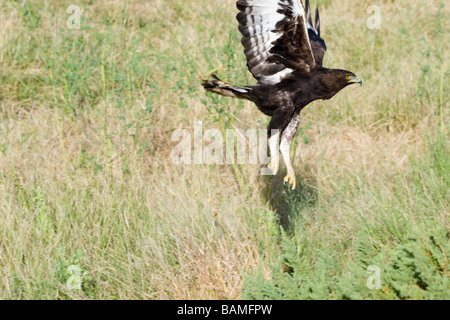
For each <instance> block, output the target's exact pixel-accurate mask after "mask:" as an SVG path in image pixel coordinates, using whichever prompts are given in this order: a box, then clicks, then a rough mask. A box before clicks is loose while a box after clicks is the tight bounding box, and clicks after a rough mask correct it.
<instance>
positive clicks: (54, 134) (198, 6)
mask: <svg viewBox="0 0 450 320" xmlns="http://www.w3.org/2000/svg"><path fill="white" fill-rule="evenodd" d="M234 3H235V1H233V0H215V1H211V0H192V1H182V0H166V1H163V0H148V1H145V0H129V1H126V0H122V1H119V0H106V1H88V0H73V1H66V0H55V1H48V0H33V1H32V0H28V1H26V0H3V1H1V3H0V21H1V22H0V299H241V298H246V299H253V298H256V299H435V298H444V299H449V298H450V283H449V270H448V257H449V256H450V245H449V243H450V241H449V240H450V237H449V230H450V223H449V212H450V205H449V203H450V196H449V189H450V174H449V173H450V150H449V132H448V126H449V119H450V115H449V95H448V92H449V90H450V86H449V65H448V62H449V61H450V59H449V51H448V45H449V43H450V37H449V32H448V30H450V23H449V19H448V18H449V13H450V8H449V5H448V4H447V5H446V6H444V5H442V6H441V5H440V1H431V0H422V1H419V0H414V1H411V0H408V1H406V0H398V1H378V2H377V3H373V2H372V1H365V0H364V1H344V0H335V1H330V0H324V1H320V9H321V20H322V21H321V26H322V34H323V37H324V38H325V40H326V41H327V45H328V49H329V50H328V52H327V54H326V56H325V66H327V67H332V68H333V67H334V68H345V69H348V70H352V71H353V72H355V73H356V74H357V75H358V76H359V77H361V78H362V79H363V80H364V86H363V87H350V88H347V89H345V90H344V91H343V92H341V93H340V94H339V95H338V96H336V97H335V98H334V99H333V100H331V101H319V102H315V103H313V104H311V105H310V106H308V107H307V108H306V109H305V110H303V111H302V119H301V130H300V132H299V133H298V135H297V137H296V139H295V145H293V147H292V150H291V151H292V152H291V153H292V157H293V159H294V161H293V164H294V168H295V170H296V173H297V182H298V184H299V186H298V189H297V191H295V192H288V190H286V189H285V188H284V187H283V186H282V183H281V182H282V179H283V177H284V174H285V168H284V166H283V167H282V170H281V171H282V172H280V173H279V175H278V176H276V177H274V178H272V177H260V176H259V170H260V165H175V164H173V163H172V161H171V157H170V155H171V151H172V149H173V148H174V146H175V145H176V144H177V143H176V142H173V141H171V137H172V133H173V132H174V130H176V129H188V130H190V131H192V130H193V128H194V124H195V122H196V121H202V122H203V127H204V129H210V128H216V129H219V130H221V132H224V131H225V130H226V129H227V128H240V129H244V130H246V129H263V128H265V127H266V125H267V123H268V120H269V119H268V118H266V117H265V116H264V115H263V114H261V113H260V112H259V111H258V110H257V109H256V107H255V106H254V105H252V104H251V103H249V102H243V101H238V100H232V99H227V98H222V97H217V96H212V95H210V94H205V92H204V90H203V88H202V87H201V86H200V81H199V80H200V79H201V77H202V75H204V74H207V73H208V72H209V71H211V70H214V69H216V70H217V74H218V75H219V76H220V77H221V78H223V79H224V80H225V81H228V82H231V83H235V84H254V83H255V81H254V79H253V78H252V77H251V75H250V74H249V72H248V71H247V69H246V64H245V58H244V55H243V50H242V48H241V44H240V35H239V32H238V30H237V22H236V20H235V18H234V17H235V15H236V11H237V10H236V8H235V5H234ZM313 4H314V5H315V1H313ZM372 4H377V5H378V6H379V7H380V9H381V17H382V22H381V29H379V30H376V29H375V30H371V29H369V28H368V27H367V25H366V21H367V20H368V19H369V17H370V15H371V13H368V12H367V8H368V7H369V6H370V5H372ZM70 5H77V6H78V7H79V8H81V10H82V19H81V24H80V29H79V30H77V29H69V28H68V26H67V24H66V22H67V20H68V19H71V17H72V14H73V13H67V8H68V7H69V6H70ZM368 266H377V267H378V269H379V270H380V272H381V275H380V286H379V287H378V289H373V290H370V289H369V288H368V287H367V285H366V282H367V279H368V278H369V277H370V276H371V274H370V272H369V273H368V272H367V269H368Z"/></svg>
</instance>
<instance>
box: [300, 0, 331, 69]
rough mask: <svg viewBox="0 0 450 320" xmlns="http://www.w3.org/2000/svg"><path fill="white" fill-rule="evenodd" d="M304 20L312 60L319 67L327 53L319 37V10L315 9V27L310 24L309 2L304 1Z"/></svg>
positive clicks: (307, 0)
mask: <svg viewBox="0 0 450 320" xmlns="http://www.w3.org/2000/svg"><path fill="white" fill-rule="evenodd" d="M305 6H306V20H307V24H306V26H307V28H308V35H309V42H310V43H311V48H312V52H313V55H314V60H315V61H316V64H317V65H318V66H319V67H321V66H322V63H323V56H324V55H325V52H326V51H327V46H326V44H325V41H323V39H322V38H321V37H320V16H319V8H316V19H315V22H316V23H315V25H313V23H312V16H311V6H310V5H309V0H306V3H305Z"/></svg>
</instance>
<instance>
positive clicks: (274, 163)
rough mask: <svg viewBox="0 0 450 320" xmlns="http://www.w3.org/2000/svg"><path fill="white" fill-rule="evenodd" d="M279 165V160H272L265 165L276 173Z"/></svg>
mask: <svg viewBox="0 0 450 320" xmlns="http://www.w3.org/2000/svg"><path fill="white" fill-rule="evenodd" d="M279 166H280V162H279V161H275V160H272V161H271V162H270V163H269V165H268V166H267V168H269V169H270V170H272V174H273V175H276V174H277V172H278V168H279Z"/></svg>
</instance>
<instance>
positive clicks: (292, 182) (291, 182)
mask: <svg viewBox="0 0 450 320" xmlns="http://www.w3.org/2000/svg"><path fill="white" fill-rule="evenodd" d="M284 182H285V183H286V184H287V185H288V186H289V187H290V188H291V190H294V189H295V187H296V186H297V184H296V181H295V174H288V175H287V176H286V177H284Z"/></svg>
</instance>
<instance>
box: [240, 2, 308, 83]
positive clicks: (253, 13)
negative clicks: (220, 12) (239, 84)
mask: <svg viewBox="0 0 450 320" xmlns="http://www.w3.org/2000/svg"><path fill="white" fill-rule="evenodd" d="M237 7H238V9H239V10H240V12H239V14H238V15H237V20H238V21H239V31H240V32H241V33H242V45H243V46H244V52H245V55H246V57H247V65H248V68H249V70H250V72H251V73H252V74H253V76H254V77H255V78H256V79H257V80H258V82H259V83H260V84H276V83H278V82H280V81H281V80H283V79H284V78H286V77H288V76H289V75H291V74H292V73H293V72H294V71H297V72H298V71H300V72H309V71H310V70H311V69H312V68H314V67H315V66H316V61H315V56H314V54H313V48H312V45H311V43H310V39H309V32H308V29H307V21H306V11H305V8H304V6H303V3H302V2H301V0H239V1H237Z"/></svg>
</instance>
